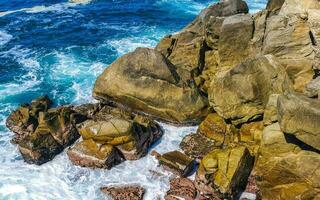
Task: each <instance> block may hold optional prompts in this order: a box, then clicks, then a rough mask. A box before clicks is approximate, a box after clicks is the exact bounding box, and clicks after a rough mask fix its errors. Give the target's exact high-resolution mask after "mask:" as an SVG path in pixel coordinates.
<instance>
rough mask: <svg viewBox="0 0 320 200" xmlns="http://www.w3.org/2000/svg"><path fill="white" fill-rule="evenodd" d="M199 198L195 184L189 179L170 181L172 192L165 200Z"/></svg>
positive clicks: (168, 193)
mask: <svg viewBox="0 0 320 200" xmlns="http://www.w3.org/2000/svg"><path fill="white" fill-rule="evenodd" d="M196 196H197V189H196V188H195V186H194V183H193V182H192V181H191V180H190V179H187V178H175V179H172V180H171V181H170V190H169V191H168V192H167V194H166V196H165V197H164V199H165V200H177V199H184V200H194V199H196Z"/></svg>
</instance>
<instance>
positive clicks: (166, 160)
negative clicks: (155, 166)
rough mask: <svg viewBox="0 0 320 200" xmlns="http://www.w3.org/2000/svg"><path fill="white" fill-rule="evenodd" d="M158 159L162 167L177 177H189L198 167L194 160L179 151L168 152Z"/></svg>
mask: <svg viewBox="0 0 320 200" xmlns="http://www.w3.org/2000/svg"><path fill="white" fill-rule="evenodd" d="M157 157H158V158H159V163H160V165H162V166H163V167H164V168H165V169H167V170H169V171H171V172H173V173H174V174H175V175H177V176H181V177H187V176H189V175H190V174H191V173H192V172H193V171H194V170H195V167H196V162H195V161H194V160H193V159H191V158H189V157H188V156H186V155H185V154H183V153H181V152H179V151H172V152H168V153H165V154H163V155H161V156H157Z"/></svg>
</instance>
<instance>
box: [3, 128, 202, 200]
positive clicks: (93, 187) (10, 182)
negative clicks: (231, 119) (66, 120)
mask: <svg viewBox="0 0 320 200" xmlns="http://www.w3.org/2000/svg"><path fill="white" fill-rule="evenodd" d="M163 126H164V129H165V134H164V136H163V138H162V139H161V143H159V144H158V145H156V146H155V147H154V149H155V150H156V151H158V152H159V153H164V152H167V151H172V150H176V149H177V148H178V144H179V142H180V141H181V139H182V137H184V136H185V135H187V134H189V133H190V132H194V131H195V130H196V127H180V128H177V127H173V126H169V125H164V124H163ZM3 139H4V138H0V143H1V142H2V141H3ZM7 139H9V137H8V138H6V139H5V140H7ZM5 142H6V143H5V145H0V153H1V155H4V158H0V159H1V163H2V167H1V168H0V191H6V192H5V193H2V192H0V199H2V198H8V199H34V198H35V199H48V200H53V199H54V200H60V199H61V200H62V199H71V200H72V199H104V197H103V195H102V194H101V192H100V191H99V188H100V187H102V186H108V185H121V184H140V185H141V186H143V187H145V188H146V189H147V193H146V195H145V199H147V200H155V199H157V198H158V197H163V196H164V194H165V192H166V191H167V190H168V189H169V177H170V176H171V173H169V172H167V171H165V170H163V169H162V168H160V167H159V166H158V165H157V161H156V160H155V158H153V157H152V156H150V155H147V156H146V157H144V158H142V159H140V160H137V161H126V162H124V163H122V164H120V165H118V166H116V167H114V168H112V169H111V170H102V169H95V170H94V169H89V168H81V167H78V166H74V165H72V163H71V162H70V161H69V160H68V157H67V155H66V151H64V152H63V153H61V154H60V155H58V156H57V157H56V158H55V159H54V160H52V161H51V162H49V163H46V164H44V165H42V166H35V165H28V164H26V163H24V162H23V160H22V159H21V156H20V155H19V153H18V151H17V149H16V147H14V146H13V145H12V144H10V143H9V142H8V141H5ZM3 151H4V152H3ZM12 168H14V170H12ZM8 172H10V173H8ZM154 172H157V173H158V174H160V175H155V173H154ZM1 183H5V184H1Z"/></svg>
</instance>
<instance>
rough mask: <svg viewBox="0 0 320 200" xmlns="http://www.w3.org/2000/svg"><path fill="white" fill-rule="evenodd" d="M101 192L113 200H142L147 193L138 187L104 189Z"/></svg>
mask: <svg viewBox="0 0 320 200" xmlns="http://www.w3.org/2000/svg"><path fill="white" fill-rule="evenodd" d="M100 190H101V192H103V193H104V194H106V195H107V196H109V197H111V198H112V199H113V200H142V199H143V195H144V193H145V189H144V188H142V187H140V186H137V185H131V186H130V185H129V186H110V187H102V188H100Z"/></svg>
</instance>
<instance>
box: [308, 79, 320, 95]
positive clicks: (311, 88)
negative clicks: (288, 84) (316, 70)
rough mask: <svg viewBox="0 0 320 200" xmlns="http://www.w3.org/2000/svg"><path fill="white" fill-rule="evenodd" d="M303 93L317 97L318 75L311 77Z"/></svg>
mask: <svg viewBox="0 0 320 200" xmlns="http://www.w3.org/2000/svg"><path fill="white" fill-rule="evenodd" d="M305 94H306V95H307V96H308V97H319V96H320V76H319V77H317V78H315V79H313V80H312V81H311V82H309V83H308V84H307V85H306V90H305Z"/></svg>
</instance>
